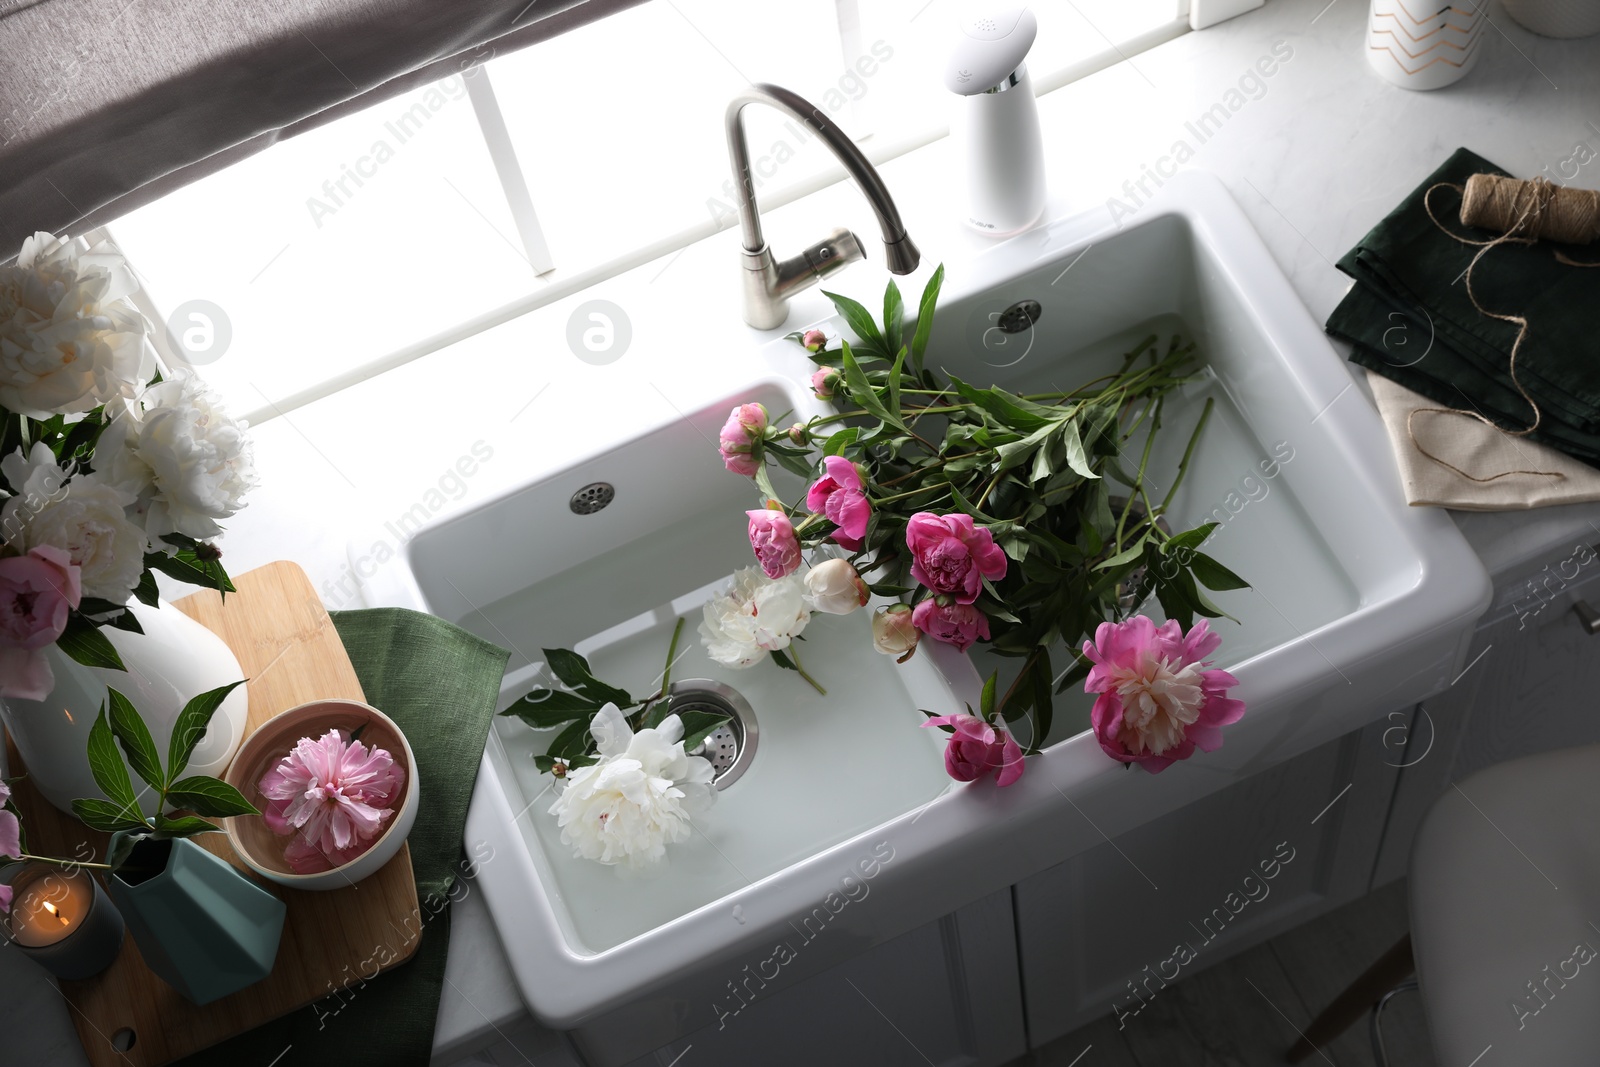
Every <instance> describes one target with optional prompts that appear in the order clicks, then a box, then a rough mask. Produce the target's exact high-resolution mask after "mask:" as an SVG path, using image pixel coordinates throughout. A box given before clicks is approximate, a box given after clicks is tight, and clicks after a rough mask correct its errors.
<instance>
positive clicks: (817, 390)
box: [811, 367, 839, 400]
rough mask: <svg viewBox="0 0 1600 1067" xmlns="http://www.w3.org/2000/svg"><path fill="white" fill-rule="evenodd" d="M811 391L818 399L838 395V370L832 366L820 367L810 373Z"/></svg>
mask: <svg viewBox="0 0 1600 1067" xmlns="http://www.w3.org/2000/svg"><path fill="white" fill-rule="evenodd" d="M811 391H812V393H814V394H816V397H817V399H818V400H832V399H833V398H834V397H835V396H837V395H839V372H838V371H837V370H836V369H834V368H833V367H822V368H820V369H819V370H818V371H817V372H816V373H815V374H813V375H811Z"/></svg>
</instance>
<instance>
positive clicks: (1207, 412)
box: [1161, 396, 1217, 511]
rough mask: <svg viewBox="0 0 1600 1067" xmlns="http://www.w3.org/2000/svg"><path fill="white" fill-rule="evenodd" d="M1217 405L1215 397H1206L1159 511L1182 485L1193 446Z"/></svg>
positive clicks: (1169, 501)
mask: <svg viewBox="0 0 1600 1067" xmlns="http://www.w3.org/2000/svg"><path fill="white" fill-rule="evenodd" d="M1216 404H1217V400H1216V397H1211V396H1208V397H1206V406H1205V408H1204V409H1202V410H1201V412H1200V421H1199V422H1197V423H1195V424H1194V433H1192V434H1190V435H1189V447H1187V448H1185V449H1184V450H1183V459H1181V460H1179V461H1178V477H1177V479H1176V480H1174V481H1173V483H1172V488H1171V489H1169V490H1168V491H1167V497H1166V499H1165V500H1163V501H1162V502H1161V510H1162V511H1166V510H1167V505H1169V504H1171V503H1172V498H1173V497H1174V496H1176V495H1177V492H1178V486H1180V485H1182V484H1183V476H1184V475H1185V474H1188V473H1189V460H1191V459H1192V458H1194V446H1195V445H1197V444H1199V443H1200V434H1201V432H1202V431H1204V430H1205V428H1206V422H1207V420H1209V419H1210V418H1211V409H1212V408H1213V407H1215V406H1216Z"/></svg>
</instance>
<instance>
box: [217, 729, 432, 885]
mask: <svg viewBox="0 0 1600 1067" xmlns="http://www.w3.org/2000/svg"><path fill="white" fill-rule="evenodd" d="M329 731H340V732H341V733H342V734H343V736H344V737H345V738H347V739H350V738H354V739H355V740H358V741H359V743H360V744H361V745H362V746H363V747H364V748H365V749H367V750H369V751H370V750H372V749H383V750H384V751H385V752H387V753H388V754H389V755H390V756H391V757H393V761H394V763H393V769H394V777H395V778H397V779H398V780H399V784H398V787H397V789H396V790H395V792H397V793H398V795H397V796H392V797H390V798H389V799H388V800H387V801H386V802H385V804H384V806H385V807H386V808H392V811H393V814H391V815H388V816H387V817H385V818H384V820H383V823H382V826H381V828H380V829H379V831H378V833H377V835H376V836H375V837H373V838H372V839H371V840H369V841H365V842H362V843H360V844H357V845H352V846H351V847H349V848H346V849H343V850H328V851H327V852H325V853H323V854H324V855H327V856H329V857H331V858H330V859H329V860H325V861H324V864H328V863H331V864H332V865H330V866H327V868H326V869H323V870H317V871H312V872H309V873H300V872H299V871H297V870H296V866H295V863H294V862H293V860H294V856H293V855H292V854H291V855H290V856H288V857H286V855H285V853H286V852H287V851H288V850H290V849H299V850H301V851H302V852H305V851H313V852H315V851H319V850H317V849H315V848H312V847H311V846H309V845H308V844H307V842H306V840H305V838H304V835H303V834H302V833H301V832H298V831H296V832H292V833H277V832H274V828H273V826H274V823H277V824H278V826H279V828H280V829H288V828H287V827H284V826H283V825H282V820H281V819H274V818H272V817H271V816H272V815H273V813H274V812H275V811H277V812H281V810H282V809H283V803H282V802H281V801H280V802H277V803H276V804H275V803H274V801H273V800H272V799H271V798H269V797H266V796H264V795H263V794H262V791H261V783H262V779H263V778H264V777H265V776H266V775H267V774H268V772H269V771H272V770H273V769H274V768H275V767H277V766H279V765H280V763H281V761H282V760H283V758H284V757H285V756H286V755H288V754H289V753H290V752H291V751H292V750H293V749H295V747H296V745H298V744H299V742H300V740H301V739H302V738H311V739H312V740H313V741H315V740H317V739H320V738H323V737H325V736H326V735H327V734H328V732H329ZM224 778H225V780H226V781H227V782H228V784H229V785H231V786H233V787H234V788H235V789H237V790H239V792H241V793H243V794H244V795H245V797H246V799H248V800H249V801H250V803H252V804H254V805H255V806H256V807H257V808H259V809H260V810H261V811H263V812H266V813H268V815H267V816H255V815H241V816H235V817H234V818H230V819H226V820H224V821H223V829H224V830H225V831H226V832H227V835H228V843H229V844H231V845H232V846H233V850H234V851H235V852H236V853H238V854H239V858H240V859H242V860H244V862H245V863H246V864H247V865H248V866H249V867H250V869H251V870H253V871H255V872H256V873H258V874H260V875H261V876H262V877H263V878H266V879H268V880H270V881H273V882H276V883H278V884H279V885H283V886H288V887H290V888H293V889H309V890H327V889H342V888H344V887H345V886H347V885H353V884H354V883H356V882H359V881H360V880H361V879H363V878H366V877H368V876H369V875H372V874H376V873H377V872H378V870H379V869H380V868H382V867H383V865H384V864H386V863H388V862H389V861H390V860H392V859H393V858H394V857H395V855H396V854H397V853H398V852H399V851H400V846H401V845H402V844H404V843H405V840H406V836H407V835H408V834H410V833H411V827H412V824H413V823H415V822H416V819H417V807H418V800H419V797H420V795H421V794H420V790H419V789H418V782H417V771H416V757H415V756H414V755H413V753H412V751H411V745H410V743H409V742H408V741H407V740H406V737H405V734H404V733H402V732H401V730H400V727H399V726H397V725H396V724H395V722H394V720H393V719H391V718H389V716H387V715H385V714H384V713H383V712H381V711H379V710H378V709H377V708H374V707H372V706H371V705H370V704H363V703H362V702H361V701H359V700H344V699H337V698H336V699H329V700H315V701H312V702H311V703H309V704H301V705H300V706H299V707H295V708H290V709H289V710H288V711H284V712H280V713H279V714H277V715H275V716H273V717H272V718H271V719H268V720H267V721H266V722H265V723H263V724H262V725H261V727H260V728H258V729H257V730H256V731H255V732H254V733H252V734H251V735H250V736H249V737H247V738H245V740H244V743H243V744H242V745H240V746H239V751H238V754H237V755H235V756H234V758H233V762H232V763H231V764H229V765H228V772H227V774H226V775H224ZM307 829H313V827H311V826H308V827H307ZM320 865H323V864H318V866H320ZM302 866H304V864H303V863H302Z"/></svg>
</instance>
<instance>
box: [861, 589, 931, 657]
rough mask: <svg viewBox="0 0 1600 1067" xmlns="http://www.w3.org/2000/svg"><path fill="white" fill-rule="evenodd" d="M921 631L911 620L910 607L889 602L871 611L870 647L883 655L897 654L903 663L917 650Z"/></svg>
mask: <svg viewBox="0 0 1600 1067" xmlns="http://www.w3.org/2000/svg"><path fill="white" fill-rule="evenodd" d="M921 637H922V633H921V632H920V631H919V630H918V629H917V628H916V626H915V625H914V624H913V623H912V621H911V608H910V606H909V605H906V604H890V605H889V606H888V607H886V608H879V609H878V610H877V611H875V612H873V613H872V647H873V648H875V649H877V650H878V651H879V652H882V653H883V654H884V655H885V656H899V657H900V662H901V663H904V662H905V661H906V660H908V659H910V658H911V654H912V653H913V652H915V651H916V650H917V641H918V640H919V639H921Z"/></svg>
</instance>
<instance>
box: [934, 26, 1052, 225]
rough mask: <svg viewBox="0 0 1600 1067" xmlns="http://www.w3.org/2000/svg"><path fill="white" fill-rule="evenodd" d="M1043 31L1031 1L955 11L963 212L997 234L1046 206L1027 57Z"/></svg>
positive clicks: (955, 135)
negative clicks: (1031, 8)
mask: <svg viewBox="0 0 1600 1067" xmlns="http://www.w3.org/2000/svg"><path fill="white" fill-rule="evenodd" d="M1038 32H1039V22H1038V19H1036V18H1035V17H1034V14H1033V12H1032V11H1031V10H1030V9H1029V8H1028V7H1027V5H1025V4H1004V3H994V2H989V3H977V4H969V5H967V6H966V7H964V8H963V9H962V10H961V12H960V13H959V14H958V15H957V17H956V33H955V41H954V47H953V48H952V49H951V53H950V62H949V65H948V66H947V67H946V69H945V76H944V81H945V86H946V87H947V88H948V89H949V90H950V91H951V92H953V93H956V94H957V95H959V96H961V97H962V98H963V99H962V100H961V101H959V103H958V104H957V107H956V115H955V120H954V122H953V123H952V124H951V134H952V137H951V140H952V142H953V144H954V146H955V151H956V154H957V159H958V160H959V163H958V166H959V167H960V168H961V169H962V170H963V171H964V173H965V179H966V180H965V191H964V194H963V195H964V198H965V199H964V208H963V216H964V218H965V221H966V222H967V224H968V225H970V226H972V227H974V228H976V229H978V230H981V231H983V232H984V233H988V234H993V235H995V236H1004V235H1007V234H1013V233H1016V232H1018V231H1019V230H1023V229H1026V228H1027V227H1028V226H1030V225H1032V224H1033V222H1034V221H1035V220H1037V219H1038V217H1039V215H1040V213H1041V212H1043V210H1044V200H1045V180H1044V144H1043V141H1042V139H1041V137H1040V134H1039V108H1038V104H1037V103H1036V102H1035V100H1034V96H1033V82H1032V81H1031V80H1030V79H1029V78H1028V68H1027V65H1026V64H1025V63H1024V62H1023V60H1024V59H1025V58H1026V57H1027V55H1028V49H1030V48H1032V47H1033V40H1034V37H1035V36H1037V34H1038Z"/></svg>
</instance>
